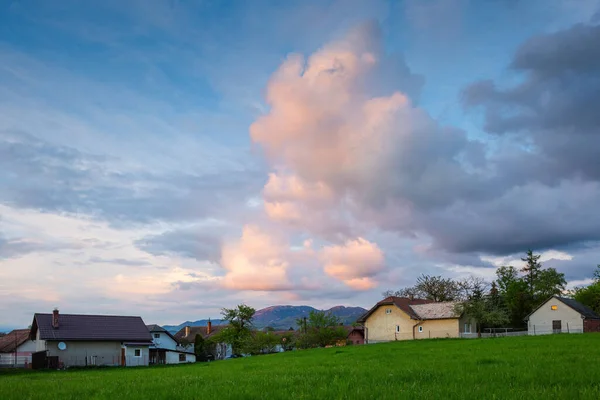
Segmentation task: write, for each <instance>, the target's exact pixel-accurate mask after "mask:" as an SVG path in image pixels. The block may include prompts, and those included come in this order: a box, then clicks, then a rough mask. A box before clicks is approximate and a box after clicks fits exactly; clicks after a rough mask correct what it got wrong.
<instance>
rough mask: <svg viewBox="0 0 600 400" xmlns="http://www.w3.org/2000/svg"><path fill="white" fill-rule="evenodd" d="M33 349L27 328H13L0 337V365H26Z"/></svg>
mask: <svg viewBox="0 0 600 400" xmlns="http://www.w3.org/2000/svg"><path fill="white" fill-rule="evenodd" d="M34 351H35V342H34V341H32V340H31V339H30V338H29V329H15V330H14V331H12V332H9V333H8V334H6V335H4V336H2V337H0V367H27V366H28V365H30V364H31V354H32V353H33V352H34Z"/></svg>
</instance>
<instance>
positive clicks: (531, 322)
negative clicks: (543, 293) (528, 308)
mask: <svg viewBox="0 0 600 400" xmlns="http://www.w3.org/2000/svg"><path fill="white" fill-rule="evenodd" d="M525 320H526V321H527V331H528V333H529V334H530V335H546V334H552V333H583V332H591V331H594V327H598V326H599V324H600V315H598V314H596V313H595V312H594V311H593V310H592V309H590V308H589V307H587V306H585V305H583V304H581V303H579V302H578V301H576V300H574V299H569V298H567V297H559V296H552V297H550V298H549V299H548V300H546V301H545V302H543V303H542V304H541V305H540V306H539V307H538V308H536V309H535V310H533V312H532V313H531V314H529V315H528V316H527V317H526V318H525Z"/></svg>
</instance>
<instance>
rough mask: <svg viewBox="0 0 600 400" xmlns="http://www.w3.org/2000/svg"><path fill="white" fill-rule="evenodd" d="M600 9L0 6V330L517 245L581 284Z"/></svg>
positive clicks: (172, 315)
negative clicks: (53, 311)
mask: <svg viewBox="0 0 600 400" xmlns="http://www.w3.org/2000/svg"><path fill="white" fill-rule="evenodd" d="M599 9H600V3H599V2H598V1H596V0H585V1H574V0H553V1H519V0H495V1H489V2H476V1H472V0H428V1H414V0H411V1H359V0H347V1H334V0H331V1H286V2H276V1H262V0H260V1H253V2H242V1H176V0H153V1H130V2H125V3H124V2H118V1H105V2H85V3H83V2H78V1H67V0H63V1H56V2H47V1H7V2H2V4H0V157H1V158H0V167H1V169H0V192H1V193H2V194H0V276H1V277H2V279H0V315H1V317H0V328H2V327H13V326H22V325H27V324H28V323H29V320H30V319H31V316H32V314H33V313H34V312H41V311H48V310H50V308H51V307H60V308H61V311H62V312H67V313H68V312H90V313H91V312H98V313H122V312H125V311H126V312H127V313H129V314H139V315H142V316H143V317H144V318H145V320H147V322H148V323H178V322H180V321H182V320H187V319H201V318H206V317H216V316H217V315H218V313H219V309H220V308H221V307H223V306H231V305H234V304H236V303H239V302H242V301H244V302H247V303H249V304H251V305H254V306H256V307H257V308H258V307H263V306H268V305H272V304H281V303H286V304H310V305H313V306H316V307H329V306H333V305H336V304H345V305H358V306H363V307H368V306H370V305H371V303H373V302H374V301H377V300H378V298H379V296H380V293H381V292H382V291H383V290H385V289H389V288H393V287H401V286H404V285H409V284H411V283H412V282H413V281H414V279H415V278H416V277H417V276H418V275H419V274H420V273H435V274H443V275H448V276H462V275H465V274H478V275H481V276H483V277H485V278H486V279H492V278H493V274H494V267H495V266H497V265H501V264H502V263H506V262H513V261H514V262H515V263H518V260H519V257H520V256H519V254H520V253H522V252H524V251H525V250H526V249H527V248H530V247H531V248H534V249H535V250H536V251H538V252H541V253H543V254H544V259H545V261H546V263H547V265H549V266H554V267H556V268H558V269H560V270H561V271H562V272H564V273H565V274H566V276H567V278H568V279H569V280H570V281H572V282H574V283H573V284H577V283H580V284H582V283H585V282H586V279H587V278H589V277H590V276H591V274H592V271H593V268H594V267H595V265H596V264H597V263H598V262H600V261H598V257H597V256H598V255H599V254H600V251H599V250H598V247H597V243H598V240H599V238H600V231H599V230H598V228H597V226H598V224H597V222H598V221H597V220H596V216H595V213H594V209H595V207H596V206H595V204H597V203H596V200H598V199H599V198H600V187H599V184H600V178H599V177H598V175H597V172H595V171H597V170H600V169H597V162H596V161H594V160H597V159H598V158H599V157H597V156H599V155H600V154H598V150H597V149H598V148H599V147H596V146H595V144H596V143H597V142H598V140H599V139H598V133H599V130H598V124H597V122H598V120H597V119H595V117H593V114H594V113H593V111H590V110H589V107H590V104H591V101H593V100H594V99H595V98H596V97H595V96H597V95H595V94H594V93H595V89H596V88H598V87H599V86H598V85H599V83H598V80H597V78H595V75H594V73H593V72H594V71H598V65H597V64H595V61H594V60H595V55H596V54H597V51H596V50H595V49H596V48H599V47H600V43H598V41H597V38H598V35H597V31H598V25H597V21H598V18H597V15H599V14H598V10H599ZM576 44H577V45H576ZM595 51H596V52H595ZM561 52H562V53H561ZM294 54H296V56H294ZM297 55H302V56H303V57H304V58H303V59H302V60H300V61H299V59H298V58H297V57H298V56H297ZM565 60H566V61H565ZM329 64H331V65H330V66H329V67H328V65H329ZM297 68H300V69H299V71H300V72H289V71H295V69H297ZM328 68H331V69H328ZM321 69H323V70H321ZM325 70H327V71H333V73H332V75H337V76H336V77H332V78H331V79H329V78H327V77H324V76H323V75H322V74H323V73H324V72H323V71H325ZM286 71H287V72H286ZM590 71H591V72H590ZM313 75H314V78H311V77H312V76H313ZM282 93H285V95H283V94H282ZM373 99H380V101H378V102H374V101H373ZM571 105H572V106H571ZM382 143H384V144H385V145H381V144H382ZM336 160H337V161H336ZM524 199H527V200H525V201H524ZM523 225H525V226H527V227H528V228H527V229H525V231H526V232H524V229H523V227H522V226H523ZM388 286H389V287H388Z"/></svg>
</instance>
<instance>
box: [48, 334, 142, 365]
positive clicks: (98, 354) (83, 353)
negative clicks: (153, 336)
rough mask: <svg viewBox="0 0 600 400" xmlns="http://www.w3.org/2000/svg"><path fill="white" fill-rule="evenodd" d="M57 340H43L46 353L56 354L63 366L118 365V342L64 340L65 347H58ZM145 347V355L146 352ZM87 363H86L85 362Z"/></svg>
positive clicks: (119, 345) (119, 358) (119, 347)
mask: <svg viewBox="0 0 600 400" xmlns="http://www.w3.org/2000/svg"><path fill="white" fill-rule="evenodd" d="M58 343H60V342H58V341H49V340H48V341H45V344H46V350H47V355H48V356H49V357H52V356H58V359H59V362H62V363H63V364H64V366H65V367H73V366H85V365H94V360H95V365H120V362H121V343H120V342H90V341H85V342H69V341H65V344H66V345H67V348H66V349H65V350H59V349H58ZM147 349H148V348H147V347H146V356H147V355H148V354H147ZM86 363H87V364H86Z"/></svg>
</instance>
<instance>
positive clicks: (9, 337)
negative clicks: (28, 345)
mask: <svg viewBox="0 0 600 400" xmlns="http://www.w3.org/2000/svg"><path fill="white" fill-rule="evenodd" d="M27 340H29V329H15V330H14V331H12V332H9V333H7V334H6V335H4V336H2V337H0V353H10V352H13V351H15V350H16V348H17V347H19V346H20V345H22V344H23V343H25V342H26V341H27Z"/></svg>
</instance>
